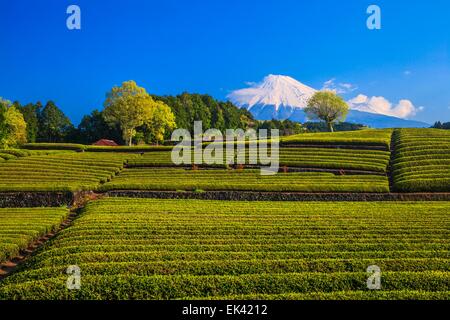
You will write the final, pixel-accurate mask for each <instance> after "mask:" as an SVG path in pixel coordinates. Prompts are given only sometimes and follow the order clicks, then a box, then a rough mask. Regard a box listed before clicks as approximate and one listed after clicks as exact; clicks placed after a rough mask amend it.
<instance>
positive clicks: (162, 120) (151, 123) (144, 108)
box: [103, 81, 174, 146]
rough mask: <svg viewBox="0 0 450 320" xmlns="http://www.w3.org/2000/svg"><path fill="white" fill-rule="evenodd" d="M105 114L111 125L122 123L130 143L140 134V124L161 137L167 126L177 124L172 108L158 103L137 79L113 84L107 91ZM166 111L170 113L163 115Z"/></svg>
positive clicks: (124, 134) (123, 136)
mask: <svg viewBox="0 0 450 320" xmlns="http://www.w3.org/2000/svg"><path fill="white" fill-rule="evenodd" d="M104 107H105V109H104V111H103V116H104V118H105V120H106V122H107V123H109V124H110V125H118V126H119V127H120V128H121V130H122V138H123V140H124V141H126V142H127V144H128V145H129V146H131V144H132V139H133V137H134V136H135V135H136V128H138V127H140V126H143V125H147V127H148V128H149V130H150V132H151V133H152V134H153V135H154V138H155V139H160V138H161V135H163V134H164V132H165V130H166V129H170V128H173V127H174V119H173V115H171V112H170V111H169V110H168V109H167V108H166V106H165V105H164V104H163V103H158V102H155V101H154V100H153V98H152V97H151V96H150V95H149V94H148V93H147V92H146V91H145V89H144V88H142V87H139V86H138V85H137V84H136V82H134V81H127V82H123V83H122V85H121V86H120V87H113V88H112V89H111V91H110V92H108V93H107V95H106V101H105V103H104ZM164 112H166V113H168V114H165V115H163V113H164Z"/></svg>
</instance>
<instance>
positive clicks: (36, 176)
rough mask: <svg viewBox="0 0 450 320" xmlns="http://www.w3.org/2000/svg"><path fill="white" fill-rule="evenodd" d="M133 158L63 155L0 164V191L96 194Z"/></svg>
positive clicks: (19, 159) (107, 154) (69, 153)
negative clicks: (89, 191)
mask: <svg viewBox="0 0 450 320" xmlns="http://www.w3.org/2000/svg"><path fill="white" fill-rule="evenodd" d="M135 156H137V155H132V154H120V153H106V154H105V153H104V154H99V153H88V152H81V153H80V152H64V153H56V154H48V155H31V156H28V157H24V158H18V159H16V160H8V161H4V162H2V163H0V191H72V192H75V191H80V190H95V189H96V188H97V187H98V185H99V184H100V183H104V182H107V181H108V180H110V179H112V177H113V176H114V175H115V174H117V173H118V172H119V171H120V170H121V169H122V168H123V167H124V163H125V162H126V161H127V159H129V158H133V157H135Z"/></svg>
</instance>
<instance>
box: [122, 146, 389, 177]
mask: <svg viewBox="0 0 450 320" xmlns="http://www.w3.org/2000/svg"><path fill="white" fill-rule="evenodd" d="M224 153H225V150H224ZM389 157H390V153H389V152H388V151H378V150H354V149H336V148H280V152H279V161H280V165H281V166H287V167H294V168H317V169H337V170H341V169H342V170H361V171H372V172H378V173H386V170H387V166H388V164H389ZM245 159H246V160H245V163H246V164H250V161H249V156H248V152H246V154H245ZM192 163H193V156H192ZM225 163H227V162H226V160H225V156H224V160H223V162H222V164H225ZM234 163H237V157H236V156H235V157H234ZM255 164H256V165H260V161H258V162H257V163H255ZM161 166H164V167H172V166H175V165H174V164H173V162H172V159H171V152H170V151H163V152H147V153H145V154H144V155H143V156H142V157H137V158H134V159H132V160H130V162H129V167H161ZM216 166H217V165H216ZM224 166H225V165H222V167H224Z"/></svg>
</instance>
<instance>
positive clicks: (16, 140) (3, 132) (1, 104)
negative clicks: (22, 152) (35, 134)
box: [0, 98, 27, 148]
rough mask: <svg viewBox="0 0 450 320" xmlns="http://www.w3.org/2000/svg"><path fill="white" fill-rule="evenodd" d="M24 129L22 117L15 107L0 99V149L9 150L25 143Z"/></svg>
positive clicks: (24, 124)
mask: <svg viewBox="0 0 450 320" xmlns="http://www.w3.org/2000/svg"><path fill="white" fill-rule="evenodd" d="M26 127H27V124H26V122H25V120H24V119H23V115H22V113H20V111H19V110H18V109H17V107H16V106H14V105H12V104H11V102H10V101H8V100H3V99H2V98H0V147H1V148H9V147H14V146H17V145H19V144H22V143H25V142H26V139H27V137H26Z"/></svg>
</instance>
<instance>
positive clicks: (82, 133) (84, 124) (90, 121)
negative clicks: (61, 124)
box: [76, 110, 124, 144]
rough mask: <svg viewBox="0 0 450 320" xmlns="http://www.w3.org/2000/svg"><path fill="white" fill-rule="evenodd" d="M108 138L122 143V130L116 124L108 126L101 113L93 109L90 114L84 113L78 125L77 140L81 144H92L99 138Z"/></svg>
mask: <svg viewBox="0 0 450 320" xmlns="http://www.w3.org/2000/svg"><path fill="white" fill-rule="evenodd" d="M105 138H107V139H110V140H114V141H115V142H117V143H119V144H122V143H124V141H123V139H122V132H121V130H120V128H119V127H118V126H117V125H116V126H114V125H113V126H110V125H109V124H108V123H107V122H106V121H105V118H104V116H103V113H102V112H100V111H98V110H94V111H92V112H91V114H90V115H85V116H84V117H83V118H82V119H81V122H80V124H79V125H78V133H77V139H76V140H77V142H78V143H82V144H92V143H94V142H96V141H98V140H100V139H105Z"/></svg>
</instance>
